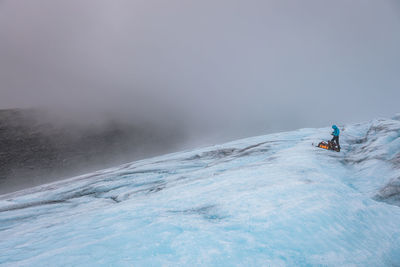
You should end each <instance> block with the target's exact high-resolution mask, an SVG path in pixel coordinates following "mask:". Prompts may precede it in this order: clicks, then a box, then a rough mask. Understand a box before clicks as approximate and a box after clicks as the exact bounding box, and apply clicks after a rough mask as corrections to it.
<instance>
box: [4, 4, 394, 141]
mask: <svg viewBox="0 0 400 267" xmlns="http://www.w3.org/2000/svg"><path fill="white" fill-rule="evenodd" d="M399 47H400V8H399V4H398V2H397V1H396V0H393V1H390V0H385V1H365V0H354V1H347V0H346V1H345V0H338V1H319V0H304V1H285V0H284V1H282V0H279V1H278V0H276V1H264V0H263V1H261V0H249V1H235V0H233V1H232V0H230V1H228V0H221V1H214V0H213V1H210V0H203V1H184V0H170V1H162V0H133V1H122V0H116V1H102V0H92V1H88V0H68V1H53V0H36V1H29V0H18V1H15V0H2V1H0V90H1V95H0V108H15V107H19V108H27V107H29V108H31V107H40V108H45V109H48V110H50V111H51V112H52V113H53V114H57V116H58V118H60V116H61V117H63V118H68V119H69V120H80V121H82V122H85V121H94V120H100V121H101V118H102V117H103V116H106V115H105V114H113V115H112V116H116V117H121V118H122V117H123V118H127V119H129V120H132V121H143V122H151V123H158V124H166V125H169V124H176V125H180V127H183V128H184V129H185V130H186V131H187V133H188V136H189V138H188V140H190V145H192V146H195V145H202V144H211V143H215V142H220V141H226V140H231V139H235V138H239V137H245V136H252V135H260V134H265V133H270V132H277V131H285V130H291V129H296V128H301V127H320V126H327V125H330V124H332V123H336V124H342V123H348V122H356V121H364V120H369V119H372V118H376V117H380V116H386V117H388V116H389V117H390V116H392V115H393V114H394V113H397V112H399V111H400V109H399V105H398V102H399V99H400V90H399V88H400V75H399V70H400V50H399ZM107 116H108V115H107ZM186 145H187V144H186Z"/></svg>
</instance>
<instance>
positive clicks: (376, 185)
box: [0, 119, 400, 266]
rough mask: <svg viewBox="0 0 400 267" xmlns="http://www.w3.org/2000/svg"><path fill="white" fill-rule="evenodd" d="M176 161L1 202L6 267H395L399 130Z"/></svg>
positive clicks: (376, 126) (286, 136)
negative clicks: (336, 146)
mask: <svg viewBox="0 0 400 267" xmlns="http://www.w3.org/2000/svg"><path fill="white" fill-rule="evenodd" d="M341 129H342V135H341V143H342V152H340V153H337V152H332V151H327V150H323V149H318V148H315V147H313V146H312V145H311V144H312V143H313V142H314V143H317V142H318V141H320V140H322V139H327V138H329V137H330V135H329V134H330V132H331V129H330V128H323V129H301V130H298V131H294V132H286V133H279V134H272V135H266V136H260V137H254V138H248V139H244V140H239V141H235V142H231V143H227V144H224V145H218V146H213V147H208V148H203V149H199V150H195V151H189V152H181V153H175V154H169V155H165V156H162V157H157V158H152V159H147V160H142V161H138V162H134V163H131V164H126V165H123V166H120V167H117V168H112V169H107V170H103V171H98V172H95V173H92V174H88V175H84V176H80V177H75V178H72V179H69V180H65V181H62V182H58V183H53V184H48V185H44V186H41V187H36V188H32V189H29V190H24V191H20V192H17V193H13V194H8V195H4V196H1V197H0V237H1V238H0V265H4V266H59V265H68V266H102V265H105V266H194V265H205V266H309V265H323V266H326V265H327V266H338V265H362V266H399V265H400V121H399V120H398V119H391V120H375V121H372V122H368V123H362V124H356V125H348V126H344V127H341Z"/></svg>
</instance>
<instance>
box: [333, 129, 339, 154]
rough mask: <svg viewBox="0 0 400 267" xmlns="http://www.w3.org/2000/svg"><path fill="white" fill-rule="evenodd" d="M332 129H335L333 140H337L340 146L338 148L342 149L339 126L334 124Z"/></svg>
mask: <svg viewBox="0 0 400 267" xmlns="http://www.w3.org/2000/svg"><path fill="white" fill-rule="evenodd" d="M332 129H333V132H332V135H333V138H332V140H331V142H336V145H337V147H338V149H339V151H340V145H339V134H340V131H339V128H338V127H337V126H336V125H332Z"/></svg>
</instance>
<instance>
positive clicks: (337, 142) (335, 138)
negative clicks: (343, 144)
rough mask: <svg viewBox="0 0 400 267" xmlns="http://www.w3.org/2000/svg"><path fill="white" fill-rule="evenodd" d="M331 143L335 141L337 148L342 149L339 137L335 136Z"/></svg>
mask: <svg viewBox="0 0 400 267" xmlns="http://www.w3.org/2000/svg"><path fill="white" fill-rule="evenodd" d="M331 141H332V142H333V141H335V142H336V144H337V146H338V148H340V145H339V136H333V138H332V140H331Z"/></svg>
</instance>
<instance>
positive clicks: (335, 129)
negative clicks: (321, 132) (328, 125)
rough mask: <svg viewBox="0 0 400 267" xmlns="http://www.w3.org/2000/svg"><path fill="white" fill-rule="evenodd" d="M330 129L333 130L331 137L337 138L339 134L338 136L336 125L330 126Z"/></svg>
mask: <svg viewBox="0 0 400 267" xmlns="http://www.w3.org/2000/svg"><path fill="white" fill-rule="evenodd" d="M332 129H333V133H332V135H333V136H339V134H340V131H339V128H338V127H337V126H336V125H332Z"/></svg>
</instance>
